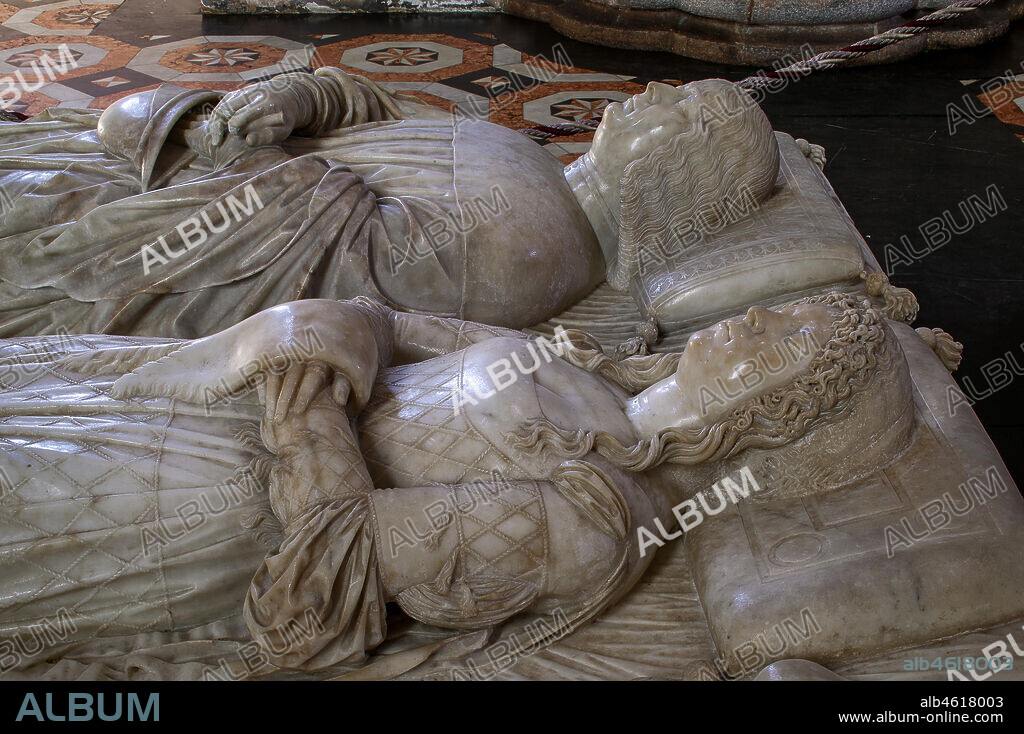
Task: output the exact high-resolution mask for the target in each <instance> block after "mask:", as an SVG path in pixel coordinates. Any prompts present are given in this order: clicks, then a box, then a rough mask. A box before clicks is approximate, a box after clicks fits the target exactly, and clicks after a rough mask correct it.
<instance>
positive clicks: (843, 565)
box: [686, 323, 1024, 671]
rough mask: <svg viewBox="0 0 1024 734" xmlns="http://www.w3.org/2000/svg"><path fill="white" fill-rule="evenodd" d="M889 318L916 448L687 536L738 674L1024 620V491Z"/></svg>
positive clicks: (836, 659) (926, 350)
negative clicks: (850, 477)
mask: <svg viewBox="0 0 1024 734" xmlns="http://www.w3.org/2000/svg"><path fill="white" fill-rule="evenodd" d="M891 326H892V328H893V331H894V332H895V333H896V335H897V338H898V339H899V341H900V344H901V346H902V347H903V351H904V353H905V354H906V357H907V362H908V363H909V365H910V373H911V377H912V380H913V385H914V403H915V414H916V417H915V420H916V425H915V429H914V435H913V438H912V442H911V444H910V447H909V448H908V449H907V451H906V452H905V453H904V454H903V455H902V456H901V457H900V458H899V459H897V460H896V461H895V462H894V463H893V464H891V465H890V466H887V467H885V468H882V469H879V470H878V471H876V472H875V473H874V474H873V475H871V476H868V477H866V478H865V479H863V480H860V481H856V482H853V483H851V484H849V485H846V486H844V487H840V488H838V489H834V490H831V491H826V492H818V493H813V492H812V493H808V494H807V495H805V496H802V497H792V498H783V497H779V498H777V499H772V498H770V497H758V496H757V495H756V494H752V495H751V496H750V497H748V498H747V499H743V500H742V501H740V502H738V503H736V504H730V505H729V506H728V507H727V509H726V510H724V511H723V512H721V513H720V514H717V515H714V516H709V517H706V518H705V519H704V521H703V522H702V523H701V524H700V525H698V526H697V527H695V528H693V529H692V530H690V532H688V533H687V535H686V545H687V555H688V558H689V559H690V562H691V564H692V570H693V576H694V582H695V584H696V587H697V592H698V594H699V596H700V600H701V604H702V605H703V607H704V611H705V614H706V616H707V620H708V626H709V629H710V631H711V636H712V638H713V639H714V642H715V645H716V647H717V648H718V651H719V654H720V656H723V657H724V658H725V661H726V669H727V670H729V671H756V670H759V669H760V668H761V667H763V665H765V664H767V663H770V662H772V661H773V660H780V659H787V658H805V659H808V660H813V661H814V662H817V663H820V664H822V665H825V666H830V665H832V666H834V665H837V664H840V663H842V664H849V663H850V662H851V661H853V660H858V659H870V658H872V657H876V656H878V655H879V654H881V653H884V652H886V651H890V650H899V649H905V648H908V647H913V646H916V645H920V644H923V643H927V642H930V641H934V640H940V639H943V638H947V637H951V636H954V635H957V634H961V633H965V632H969V631H972V630H978V629H987V628H990V627H994V626H996V625H999V624H1003V623H1006V622H1009V621H1013V620H1019V619H1021V618H1024V564H1021V563H1020V549H1021V547H1022V546H1024V500H1022V498H1021V495H1020V493H1019V492H1018V490H1017V487H1016V485H1015V484H1014V482H1013V479H1012V478H1011V477H1010V474H1009V473H1008V472H1007V470H1006V467H1005V465H1004V464H1003V462H1002V460H1001V459H1000V457H999V453H998V452H997V451H996V448H995V446H993V445H992V442H991V441H990V440H989V438H988V436H987V435H986V434H985V430H984V428H982V426H981V423H980V422H979V421H978V419H977V417H976V416H975V415H974V411H973V410H971V408H970V407H968V406H966V405H963V404H958V403H956V402H955V401H954V402H953V404H952V406H951V405H950V399H949V392H948V389H949V388H950V387H952V386H954V385H955V383H954V382H953V380H952V378H951V377H950V375H949V373H948V372H947V371H946V369H945V368H944V367H943V365H942V363H941V362H940V360H939V359H938V357H936V356H935V354H934V353H933V352H932V350H931V348H930V347H928V346H927V345H926V344H925V342H924V341H923V340H922V339H921V338H920V337H919V336H918V335H917V334H916V333H915V332H914V331H913V330H912V329H911V328H910V327H909V326H906V325H905V324H899V323H891ZM737 460H738V461H740V462H741V463H742V456H740V457H737ZM764 489H765V490H767V489H768V488H767V487H765V488H764ZM766 494H768V492H767V491H766ZM993 641H994V640H993ZM975 655H976V656H982V655H983V653H982V649H981V646H979V648H978V650H977V651H976V653H975Z"/></svg>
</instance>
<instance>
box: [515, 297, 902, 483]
mask: <svg viewBox="0 0 1024 734" xmlns="http://www.w3.org/2000/svg"><path fill="white" fill-rule="evenodd" d="M797 303H820V304H823V305H825V306H827V307H828V308H829V309H830V310H832V311H833V312H834V313H835V319H834V320H833V334H832V337H831V338H830V339H829V340H828V341H827V342H826V343H825V345H824V346H823V347H822V348H821V349H820V350H819V351H818V352H817V353H816V354H815V356H814V357H813V359H812V361H811V363H810V365H809V366H808V368H807V369H806V370H804V371H803V372H802V373H800V374H799V375H798V376H797V377H796V378H795V380H794V381H793V382H792V383H790V384H788V385H784V386H782V387H779V388H776V389H775V390H772V391H770V392H768V393H765V394H763V395H759V396H757V397H754V398H751V399H750V400H747V401H746V402H744V403H743V404H742V405H740V406H739V407H738V408H736V409H735V410H734V411H733V412H732V413H730V414H729V415H728V416H727V417H726V418H724V419H722V420H720V421H718V422H716V423H712V424H710V425H707V426H701V427H700V428H666V429H664V430H662V431H659V432H658V433H657V434H656V435H654V436H653V437H651V438H649V439H644V440H641V441H639V442H637V443H636V444H634V445H632V446H624V445H623V444H621V443H619V441H618V440H617V439H616V438H615V437H613V436H612V435H610V434H608V433H605V432H604V431H584V430H583V429H579V430H576V431H570V430H566V429H562V428H559V427H558V426H556V425H554V424H553V423H551V422H550V421H548V420H545V419H539V420H534V421H530V422H527V423H525V424H523V425H522V426H520V427H519V429H518V430H517V431H516V432H514V433H511V434H509V435H508V436H507V438H508V439H509V441H510V442H511V443H512V445H513V446H515V447H517V448H519V449H521V450H524V451H527V452H530V453H535V452H538V451H541V450H544V449H547V450H550V451H552V452H554V453H555V454H556V455H559V456H564V457H566V458H569V459H578V458H581V457H583V456H586V455H587V454H588V453H590V452H591V451H597V452H598V453H599V454H601V455H602V456H604V457H606V458H608V459H609V460H610V461H612V462H613V463H615V464H616V465H617V466H619V467H621V468H623V469H626V470H628V471H634V472H640V471H644V470H646V469H649V468H651V467H655V466H658V465H659V464H662V463H665V462H670V463H674V464H700V463H703V462H709V461H721V460H723V459H727V458H729V457H731V456H734V455H736V454H738V453H739V452H741V451H743V450H744V449H747V448H774V447H778V446H782V445H785V444H787V443H790V442H791V441H794V440H796V439H798V438H800V437H801V436H803V435H804V434H806V433H807V432H808V431H810V430H811V429H812V428H814V427H815V426H816V425H818V424H819V423H821V422H824V421H825V420H829V419H834V418H835V417H837V416H839V415H842V414H843V413H844V412H845V410H846V409H847V407H848V405H849V401H850V398H851V397H852V396H853V395H854V394H856V393H857V392H859V391H861V390H864V389H865V388H867V387H868V385H869V383H871V381H872V379H873V377H874V376H875V374H876V373H877V372H878V371H879V370H882V369H886V368H887V367H889V366H890V364H891V363H892V362H893V360H894V354H895V352H894V350H895V349H897V347H895V346H894V345H893V340H894V339H895V337H894V336H892V334H891V332H890V330H889V327H887V326H886V325H885V322H884V317H883V316H882V314H881V313H880V312H879V311H878V310H877V309H876V308H875V307H873V306H872V305H871V304H870V302H869V301H868V300H867V299H863V298H858V297H855V296H849V295H845V294H839V293H833V294H828V295H824V296H811V297H809V298H804V299H801V300H800V301H797ZM573 351H582V350H573ZM566 356H567V355H566V354H563V358H566ZM568 358H569V361H570V362H572V363H573V364H576V365H577V366H581V367H584V368H585V367H586V364H587V363H590V364H592V365H594V366H595V367H596V369H595V370H594V371H597V372H599V373H601V374H603V375H604V376H606V377H608V378H609V379H611V380H612V381H614V382H616V383H617V384H619V385H621V386H623V387H627V389H629V388H632V389H634V390H635V389H636V388H637V387H638V386H639V385H641V384H642V383H645V382H649V381H650V378H651V377H652V376H653V375H655V374H662V375H665V376H667V375H669V374H671V373H672V369H674V368H675V366H677V365H678V364H679V354H657V355H651V356H649V357H640V358H637V357H633V358H630V359H629V360H623V362H629V361H630V360H637V359H639V360H643V364H636V365H631V364H627V365H623V366H622V367H621V368H620V369H619V370H617V371H616V372H614V373H612V372H611V371H610V370H609V367H608V363H609V362H611V361H612V360H611V359H610V358H608V357H605V358H604V359H601V358H600V357H598V356H596V355H586V354H578V353H577V354H575V356H573V352H572V351H570V353H569V355H568ZM662 379H663V378H662ZM655 381H656V380H655ZM650 384H653V382H651V383H650Z"/></svg>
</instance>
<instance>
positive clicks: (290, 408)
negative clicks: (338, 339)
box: [259, 362, 348, 425]
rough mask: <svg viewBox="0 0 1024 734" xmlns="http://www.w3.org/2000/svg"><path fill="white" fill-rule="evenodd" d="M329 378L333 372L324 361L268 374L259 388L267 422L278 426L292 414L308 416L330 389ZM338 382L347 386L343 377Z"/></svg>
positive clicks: (300, 363)
mask: <svg viewBox="0 0 1024 734" xmlns="http://www.w3.org/2000/svg"><path fill="white" fill-rule="evenodd" d="M330 376H331V370H330V368H329V367H328V366H327V365H326V364H324V363H323V362H299V363H297V364H293V365H291V366H290V367H289V368H288V369H287V370H285V371H284V372H283V373H279V372H273V371H272V372H270V373H268V374H267V376H266V377H267V379H266V382H264V383H263V384H262V385H261V386H260V388H259V396H260V400H261V402H262V403H263V405H264V408H265V411H266V412H265V415H266V419H267V421H268V422H271V423H274V424H278V425H279V424H281V423H282V422H283V421H284V420H285V418H287V417H289V416H290V415H301V414H302V413H305V412H306V410H308V409H309V406H310V404H311V403H312V402H313V399H314V398H315V397H316V396H317V395H318V394H319V393H320V391H321V390H323V389H324V387H326V386H327V383H328V380H329V378H330ZM338 379H340V380H341V381H342V382H344V383H345V384H347V382H348V381H347V380H345V378H343V377H340V375H339V376H338ZM335 392H337V388H335ZM341 405H344V403H341Z"/></svg>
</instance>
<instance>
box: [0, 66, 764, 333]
mask: <svg viewBox="0 0 1024 734" xmlns="http://www.w3.org/2000/svg"><path fill="white" fill-rule="evenodd" d="M211 108H212V111H211ZM778 170H779V150H778V145H777V143H776V140H775V137H774V134H773V132H772V127H771V125H770V123H769V122H768V120H767V118H766V117H765V115H764V113H763V112H762V111H761V110H760V108H759V107H758V106H757V105H756V104H754V102H753V101H752V100H751V99H749V98H748V97H747V96H746V95H745V94H744V92H742V91H741V90H740V89H739V88H737V87H736V86H735V85H733V84H731V83H729V82H726V81H723V80H707V81H701V82H694V83H691V84H687V85H685V86H682V87H679V88H674V87H671V86H668V85H665V84H660V83H652V84H650V85H649V86H648V88H647V90H646V91H645V92H644V93H643V94H638V95H636V96H634V97H633V98H631V99H630V100H628V101H627V102H625V103H621V104H620V103H615V104H611V105H609V106H608V108H607V111H606V113H605V115H604V119H603V121H602V123H601V126H600V127H599V129H598V130H597V133H596V134H595V138H594V144H593V147H592V150H591V151H590V152H588V153H587V154H586V155H584V156H583V157H581V158H580V159H579V160H577V161H576V162H574V163H573V164H571V165H569V166H567V167H564V168H563V166H562V164H561V163H560V162H558V161H557V160H555V159H554V158H553V157H552V156H550V155H549V154H548V153H547V152H546V151H544V150H543V149H542V148H541V147H540V146H538V145H536V144H535V143H534V142H532V141H531V140H530V139H528V138H526V137H525V136H523V135H520V134H518V133H516V132H514V131H511V130H508V129H507V128H503V127H501V126H498V125H494V124H491V123H488V122H483V121H479V120H474V119H466V118H459V117H458V116H451V115H448V114H446V113H444V112H442V111H440V110H437V109H434V108H431V107H429V106H427V105H424V104H421V103H418V102H417V101H416V100H415V99H413V98H411V97H407V96H404V95H401V94H393V93H390V92H388V91H385V90H383V89H381V88H380V87H378V86H377V85H376V84H374V83H373V82H371V81H369V80H367V79H363V78H361V77H356V76H350V75H348V74H346V73H345V72H343V71H341V70H339V69H335V68H329V67H328V68H322V69H318V70H317V71H316V72H315V73H314V74H309V73H290V74H285V75H282V76H280V77H277V78H275V79H273V80H270V81H266V82H259V83H256V84H251V85H249V86H247V87H244V88H242V89H240V90H238V91H235V92H231V93H229V94H226V95H224V94H223V93H218V92H211V91H206V90H194V89H180V88H177V87H173V86H170V85H164V86H161V87H160V88H158V89H156V90H152V91H148V92H142V93H139V94H134V95H131V96H128V97H125V98H124V99H122V100H119V101H118V102H116V103H114V104H113V105H111V107H110V108H108V109H107V110H106V111H104V112H103V113H102V114H100V113H99V112H98V111H92V110H89V111H86V110H65V109H50V110H47V111H45V112H44V113H42V114H40V115H37V116H35V117H34V118H32V119H31V120H29V121H27V122H24V123H7V122H5V123H0V190H2V191H3V192H4V194H5V202H6V203H5V206H4V212H3V218H2V221H0V336H5V337H14V336H34V335H40V334H52V333H60V332H66V333H78V334H81V333H92V334H98V333H104V334H136V335H147V336H162V337H174V338H195V337H200V336H206V335H208V334H212V333H215V332H217V331H220V330H222V329H225V328H227V327H228V326H231V325H232V324H235V323H238V322H239V321H241V320H242V319H245V318H247V317H249V316H252V315H254V314H255V313H257V312H259V311H260V310H263V309H266V308H270V307H272V306H275V305H278V304H281V303H285V302H288V301H292V300H296V299H301V298H328V299H343V298H353V297H357V296H367V297H370V298H373V299H374V300H377V301H379V302H381V303H385V304H387V305H388V306H390V307H392V308H397V309H402V310H406V311H410V312H417V313H426V314H434V315H439V316H446V317H454V318H462V319H468V320H473V321H480V322H484V323H491V324H497V325H503V326H511V327H515V328H522V327H526V326H530V325H533V324H536V323H539V322H541V321H544V320H546V319H548V318H551V317H553V316H555V315H557V314H559V313H561V312H562V311H563V310H564V309H565V308H567V307H569V306H571V305H573V304H574V303H576V302H578V301H579V300H580V299H582V298H583V297H584V296H586V295H587V294H588V293H589V292H590V291H591V290H592V289H593V288H594V287H595V286H596V285H598V284H599V283H600V282H601V281H603V280H605V279H606V278H608V279H609V280H610V281H611V282H612V283H613V285H615V286H616V287H618V288H620V289H622V288H624V287H625V284H626V283H627V282H628V279H629V277H630V276H631V275H632V273H633V272H634V271H635V269H636V267H637V262H638V261H639V259H640V257H639V250H640V249H641V247H642V245H643V244H644V243H645V242H646V241H648V240H649V239H650V234H651V232H652V229H651V228H654V230H656V231H658V232H660V231H675V228H677V227H680V226H683V225H684V224H685V223H686V222H690V224H691V225H692V220H694V219H695V212H698V211H700V208H701V207H706V206H707V205H708V204H709V203H713V202H716V201H722V200H733V201H736V200H738V199H740V198H743V197H747V198H752V200H754V201H760V200H763V199H765V198H766V197H768V196H770V194H771V192H772V190H773V187H774V185H775V180H776V176H777V173H778Z"/></svg>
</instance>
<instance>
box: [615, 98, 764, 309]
mask: <svg viewBox="0 0 1024 734" xmlns="http://www.w3.org/2000/svg"><path fill="white" fill-rule="evenodd" d="M735 95H740V96H742V95H743V92H740V91H739V90H738V89H736V88H734V87H733V88H729V89H728V91H727V92H723V91H716V92H714V93H712V92H707V93H705V94H703V95H702V96H701V101H699V102H698V103H697V104H698V108H697V109H698V110H704V109H711V110H717V112H714V113H709V117H710V121H709V122H701V123H698V124H694V126H693V128H692V129H691V130H690V131H689V132H687V133H684V134H682V135H677V136H676V137H675V138H673V139H672V140H670V141H669V142H668V143H666V144H665V145H662V146H659V147H658V148H656V149H655V150H653V151H652V152H651V153H649V154H648V155H646V156H644V157H643V158H640V159H638V160H636V161H633V162H632V163H630V164H629V165H628V166H627V167H626V170H625V171H624V172H623V174H622V178H621V179H620V182H619V187H620V197H619V198H620V212H619V219H620V229H619V246H618V252H617V256H616V258H615V261H614V262H610V263H609V264H608V274H607V277H608V283H609V284H610V285H611V286H612V287H613V288H615V289H617V290H626V289H628V288H629V284H630V281H631V280H633V278H634V277H636V276H637V275H638V274H639V272H640V269H641V260H642V258H643V254H642V250H643V248H644V247H652V246H656V247H659V248H661V249H662V250H663V251H667V252H670V253H671V252H675V251H680V250H682V249H683V248H685V247H687V246H692V244H695V243H694V242H693V240H694V239H696V241H697V242H699V240H700V239H701V238H702V237H703V235H702V234H701V233H702V232H703V233H707V232H708V231H709V230H710V231H716V229H717V227H719V226H720V225H721V224H722V221H721V220H722V212H723V210H724V211H725V212H726V214H728V211H729V207H742V206H744V204H743V202H745V201H748V202H752V203H753V204H755V205H756V204H760V203H761V202H762V201H764V200H765V199H767V198H768V196H769V195H770V194H771V193H772V191H773V190H774V188H775V181H776V179H777V177H778V172H779V159H780V154H779V146H778V142H777V141H776V139H775V133H774V131H773V130H772V126H771V123H770V122H769V121H768V118H767V117H765V115H764V113H763V112H762V111H761V109H760V108H758V107H757V106H756V105H752V104H751V103H750V101H749V100H746V99H745V98H744V99H743V100H737V99H733V100H731V101H730V102H727V101H725V97H728V96H735ZM705 100H707V101H705ZM701 105H707V107H701ZM730 112H731V114H730ZM700 115H701V113H700V112H699V113H698V116H700ZM715 115H718V117H716V116H715ZM719 119H722V120H723V121H721V122H719V121H718V120H719ZM654 243H656V244H654Z"/></svg>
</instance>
